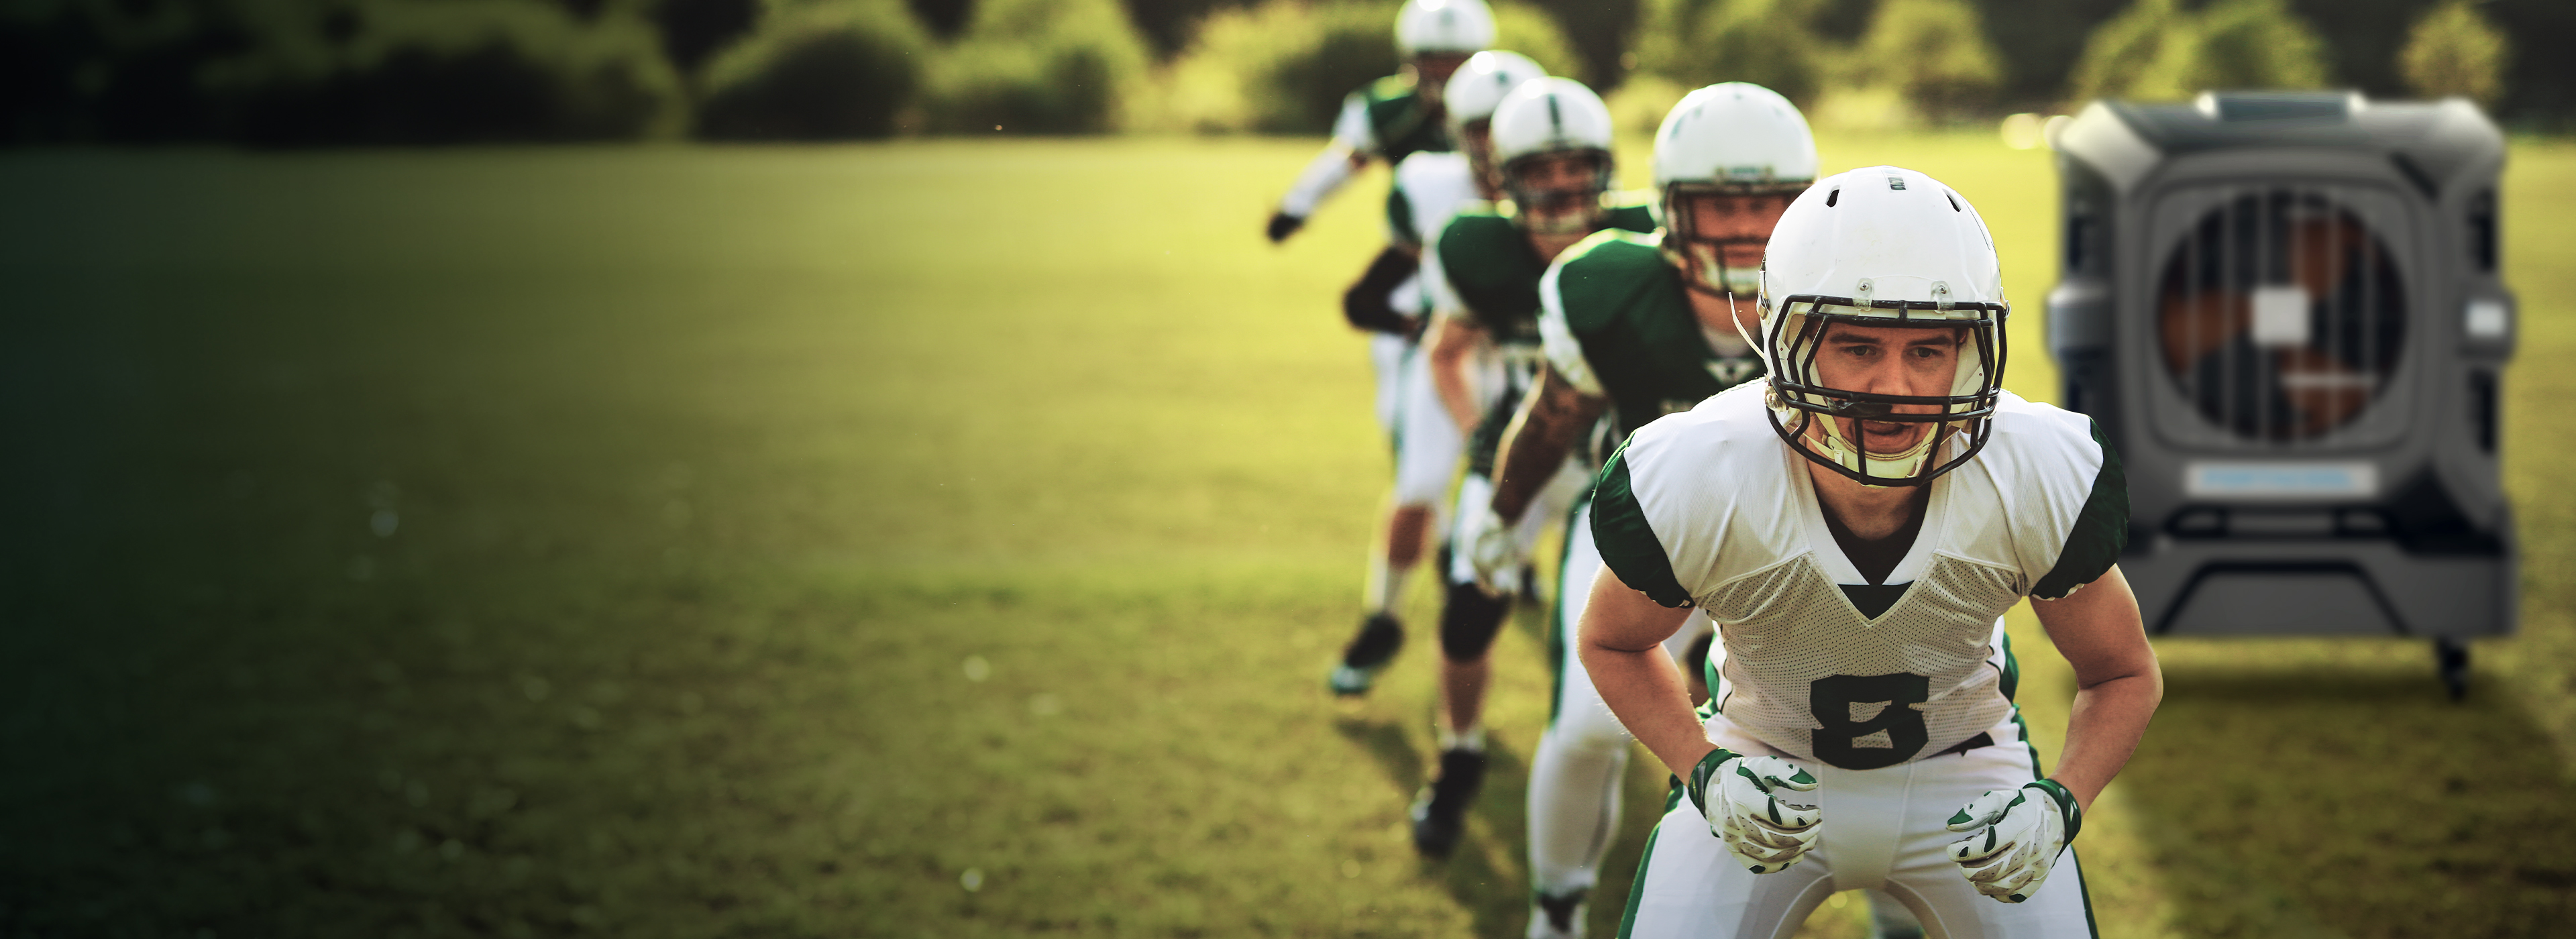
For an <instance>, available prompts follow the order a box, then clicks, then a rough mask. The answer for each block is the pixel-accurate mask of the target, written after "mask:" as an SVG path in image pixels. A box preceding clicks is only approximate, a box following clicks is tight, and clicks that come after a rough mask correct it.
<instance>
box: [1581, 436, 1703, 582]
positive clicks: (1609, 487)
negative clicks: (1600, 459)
mask: <svg viewBox="0 0 2576 939" xmlns="http://www.w3.org/2000/svg"><path fill="white" fill-rule="evenodd" d="M1592 543H1593V545H1594V546H1595V547H1597V548H1599V549H1600V551H1601V563H1603V564H1606V565H1608V566H1609V567H1610V570H1611V571H1613V572H1615V573H1617V574H1618V575H1619V580H1620V582H1622V583H1625V584H1627V585H1628V587H1629V589H1632V590H1638V591H1642V592H1644V593H1645V595H1646V596H1648V597H1651V598H1653V599H1654V601H1655V602H1656V603H1658V604H1662V605H1664V606H1667V607H1685V606H1689V605H1690V602H1691V596H1690V591H1687V590H1684V589H1682V585H1681V581H1679V580H1675V579H1674V578H1673V562H1672V559H1671V558H1670V557H1669V556H1668V555H1666V554H1664V543H1663V542H1662V541H1661V540H1658V539H1657V538H1656V537H1655V529H1654V527H1653V526H1651V525H1648V524H1646V510H1645V509H1644V508H1643V507H1641V506H1639V505H1638V504H1637V493H1636V491H1635V490H1633V489H1631V488H1630V487H1629V485H1628V445H1627V444H1625V443H1622V444H1620V445H1619V451H1618V452H1616V453H1613V454H1610V462H1608V463H1604V464H1602V466H1601V475H1600V476H1599V477H1598V478H1597V479H1596V480H1595V481H1594V484H1593V488H1592Z"/></svg>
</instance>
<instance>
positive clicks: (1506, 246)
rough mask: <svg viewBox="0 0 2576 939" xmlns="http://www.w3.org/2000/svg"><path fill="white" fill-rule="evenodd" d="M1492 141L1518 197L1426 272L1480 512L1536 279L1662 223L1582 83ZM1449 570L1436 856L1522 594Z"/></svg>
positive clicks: (1535, 100) (1519, 369)
mask: <svg viewBox="0 0 2576 939" xmlns="http://www.w3.org/2000/svg"><path fill="white" fill-rule="evenodd" d="M1491 136H1492V148H1493V168H1494V170H1495V172H1496V174H1497V179H1498V180H1499V181H1500V182H1501V184H1502V189H1503V190H1504V194H1505V195H1506V196H1507V197H1508V201H1507V202H1505V203H1500V204H1497V205H1495V206H1494V207H1491V208H1488V209H1484V210H1479V211H1468V212H1461V213H1459V214H1458V215H1457V216H1456V217H1454V218H1452V219H1450V220H1449V224H1448V225H1447V226H1445V227H1443V228H1442V229H1441V230H1440V234H1439V236H1438V237H1437V238H1435V239H1433V240H1432V243H1431V246H1430V248H1429V250H1427V251H1426V252H1425V253H1424V255H1423V266H1422V282H1423V292H1424V293H1425V294H1426V295H1428V296H1429V297H1430V298H1431V303H1432V310H1433V312H1432V325H1431V328H1430V332H1429V334H1428V335H1427V336H1426V338H1425V339H1424V344H1425V346H1426V350H1425V354H1426V355H1427V356H1428V357H1429V358H1430V361H1431V374H1432V378H1433V379H1434V382H1435V384H1436V385H1437V387H1438V389H1439V392H1440V399H1441V401H1442V402H1443V403H1444V404H1446V405H1447V407H1448V408H1449V411H1450V413H1451V415H1452V417H1453V419H1454V420H1455V421H1456V422H1457V424H1458V426H1461V427H1475V428H1477V430H1476V431H1475V433H1474V434H1473V435H1471V437H1470V438H1469V441H1468V448H1467V458H1468V471H1467V478H1466V479H1465V481H1463V482H1461V483H1460V484H1459V496H1458V498H1459V499H1460V500H1461V503H1462V504H1470V505H1477V504H1482V503H1483V502H1484V501H1486V500H1487V499H1488V498H1489V496H1488V493H1489V492H1490V491H1491V489H1492V485H1491V483H1489V482H1487V475H1488V474H1489V473H1490V472H1491V468H1492V460H1493V455H1494V442H1495V441H1496V439H1498V437H1499V435H1500V433H1501V430H1502V422H1503V421H1504V420H1508V419H1509V418H1510V416H1511V414H1512V410H1513V408H1514V407H1515V406H1517V405H1518V403H1519V400H1518V399H1519V395H1520V392H1521V389H1523V388H1525V387H1526V386H1527V384H1528V380H1529V378H1530V376H1531V375H1532V374H1533V373H1534V371H1535V369H1536V367H1537V363H1538V359H1539V357H1540V352H1539V336H1538V323H1537V321H1538V282H1539V278H1540V276H1541V275H1543V274H1545V273H1546V271H1547V265H1548V263H1549V262H1550V261H1551V260H1552V259H1554V258H1555V257H1556V255H1557V254H1558V253H1559V252H1561V251H1563V250H1565V249H1566V248H1567V247H1568V246H1571V245H1573V244H1574V243H1576V242H1578V241H1581V240H1583V239H1584V238H1586V237H1588V236H1590V235H1591V234H1592V233H1593V232H1595V231H1598V230H1600V229H1603V228H1605V227H1607V228H1624V229H1628V230H1631V231H1649V230H1652V229H1653V228H1654V216H1653V212H1652V210H1651V209H1650V208H1649V207H1648V206H1647V205H1645V204H1644V203H1642V202H1622V201H1619V200H1614V199H1612V198H1611V197H1610V184H1611V178H1612V177H1611V172H1612V170H1613V168H1614V167H1613V162H1614V161H1613V160H1612V158H1611V153H1610V148H1611V145H1612V136H1611V124H1610V109H1609V108H1607V107H1605V106H1603V104H1602V103H1601V99H1600V97H1599V96H1596V95H1594V94H1593V93H1592V91H1591V89H1588V88H1585V87H1583V85H1582V83H1580V82H1576V81H1574V80H1572V79H1567V78H1540V79H1534V80H1531V81H1528V82H1525V83H1522V84H1521V85H1520V86H1519V87H1517V88H1515V89H1513V90H1512V91H1511V93H1510V94H1508V95H1506V96H1504V98H1503V100H1502V102H1501V103H1500V104H1499V105H1497V106H1496V108H1495V111H1494V117H1493V123H1492V128H1491ZM1488 352H1490V353H1492V354H1493V355H1495V356H1497V357H1499V358H1500V359H1502V361H1503V370H1502V371H1503V375H1502V376H1501V377H1502V379H1503V380H1502V381H1501V383H1500V384H1501V387H1500V388H1493V387H1482V388H1480V387H1477V385H1478V384H1479V382H1478V381H1477V378H1478V376H1477V374H1476V369H1474V368H1473V367H1472V363H1473V362H1475V361H1476V360H1478V359H1480V358H1483V357H1484V356H1485V355H1486V354H1487V353H1488ZM1484 384H1487V385H1489V386H1490V385H1491V384H1492V383H1491V382H1486V383H1484ZM1583 469H1584V468H1583V467H1580V466H1576V465H1573V464H1571V463H1570V462H1567V461H1560V470H1561V471H1560V472H1558V473H1557V474H1555V476H1554V477H1553V479H1554V481H1553V482H1552V483H1550V484H1549V485H1547V486H1546V487H1544V489H1545V492H1546V493H1547V500H1548V504H1549V505H1552V506H1555V507H1562V506H1563V505H1564V504H1566V503H1567V502H1570V501H1572V499H1573V497H1574V495H1575V494H1577V493H1579V492H1581V491H1582V488H1583V486H1584V484H1585V482H1586V481H1587V474H1585V473H1584V472H1583ZM1553 515H1554V512H1552V511H1541V512H1537V513H1533V514H1532V515H1531V517H1530V519H1529V520H1528V522H1529V523H1528V524H1524V525H1522V526H1520V527H1519V528H1517V529H1515V530H1514V531H1512V532H1511V533H1509V537H1511V538H1514V539H1516V540H1517V541H1518V543H1520V544H1521V545H1523V546H1526V545H1527V544H1528V542H1529V541H1531V540H1534V539H1536V538H1537V537H1538V534H1539V530H1540V528H1541V526H1542V525H1543V524H1544V523H1545V522H1546V521H1549V520H1550V517H1551V516H1553ZM1448 568H1449V569H1448V570H1447V571H1445V573H1446V574H1447V575H1448V577H1447V590H1446V591H1445V593H1444V595H1443V602H1442V609H1441V613H1440V650H1441V654H1442V661H1441V682H1440V691H1441V723H1440V728H1439V729H1440V744H1441V746H1440V749H1441V753H1440V768H1439V772H1438V774H1437V775H1436V776H1435V777H1434V779H1433V780H1432V782H1431V784H1430V785H1428V786H1426V787H1424V789H1423V791H1422V794H1421V796H1420V797H1419V798H1417V799H1416V800H1415V802H1414V806H1413V836H1414V845H1415V847H1417V848H1419V849H1421V850H1422V851H1423V852H1424V853H1426V854H1430V855H1433V856H1442V855H1446V854H1448V853H1449V851H1450V849H1451V848H1453V847H1455V846H1456V844H1457V841H1458V837H1459V834H1460V833H1461V831H1462V829H1463V825H1464V820H1465V813H1466V810H1467V806H1468V805H1469V804H1470V803H1472V802H1473V800H1474V798H1475V794H1476V791H1477V789H1478V788H1479V787H1480V786H1481V784H1482V782H1483V779H1484V770H1485V754H1484V727H1483V711H1484V692H1485V685H1486V683H1487V681H1488V677H1489V675H1490V674H1491V670H1492V669H1491V662H1490V659H1489V653H1490V652H1491V650H1492V648H1493V642H1494V636H1495V633H1496V632H1498V631H1499V630H1500V629H1501V628H1502V622H1503V618H1504V616H1505V615H1506V614H1507V613H1509V612H1510V609H1511V595H1512V593H1511V591H1509V590H1506V591H1500V592H1496V593H1488V592H1487V591H1486V590H1484V589H1483V588H1481V587H1480V586H1478V584H1477V581H1476V578H1475V577H1474V576H1473V572H1472V570H1471V569H1470V568H1468V567H1467V565H1466V563H1465V561H1464V559H1461V558H1453V559H1452V563H1451V564H1450V565H1448Z"/></svg>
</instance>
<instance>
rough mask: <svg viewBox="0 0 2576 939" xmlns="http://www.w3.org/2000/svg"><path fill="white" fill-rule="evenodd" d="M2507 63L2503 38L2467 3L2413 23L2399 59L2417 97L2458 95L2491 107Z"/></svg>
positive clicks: (2456, 1) (2459, 1)
mask: <svg viewBox="0 0 2576 939" xmlns="http://www.w3.org/2000/svg"><path fill="white" fill-rule="evenodd" d="M2508 58H2510V52H2509V50H2508V49H2507V46H2506V43H2505V38H2504V34H2503V33H2499V32H2497V31H2496V28H2495V24H2493V23H2489V22H2487V18H2486V17H2484V16H2480V15H2478V11H2477V8H2476V7H2475V6H2472V5H2470V3H2469V2H2468V0H2451V2H2449V3H2445V4H2442V5H2441V6H2438V7H2435V8H2433V11H2432V12H2430V13H2427V14H2425V15H2424V18H2423V19H2419V20H2416V21H2415V28H2414V30H2413V31H2412V32H2410V33H2409V34H2408V35H2407V38H2406V48H2405V51H2403V52H2402V53H2400V54H2399V55H2398V70H2399V71H2401V72H2404V73H2405V75H2406V83H2407V84H2408V85H2409V86H2412V87H2413V88H2414V90H2415V93H2416V94H2418V95H2422V96H2424V97H2427V98H2438V97H2443V96H2447V95H2459V96H2461V97H2464V98H2467V99H2469V100H2471V101H2475V102H2477V103H2478V104H2479V105H2480V106H2482V107H2490V108H2491V107H2494V106H2495V103H2496V99H2497V97H2498V95H2499V94H2500V93H2501V92H2502V91H2503V75H2504V66H2505V61H2506V60H2507V59H2508Z"/></svg>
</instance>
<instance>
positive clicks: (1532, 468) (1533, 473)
mask: <svg viewBox="0 0 2576 939" xmlns="http://www.w3.org/2000/svg"><path fill="white" fill-rule="evenodd" d="M1600 417H1601V403H1600V401H1599V400H1598V399H1593V398H1588V397H1587V396H1585V395H1584V394H1583V393H1581V392H1578V391H1575V390H1574V388H1573V387H1572V386H1570V385H1567V384H1566V383H1565V380H1564V379H1563V378H1560V377H1558V376H1557V374H1556V370H1555V369H1552V368H1551V369H1544V370H1542V371H1541V372H1540V373H1539V380H1538V387H1537V388H1536V389H1534V390H1533V391H1532V392H1531V393H1530V395H1529V396H1528V397H1527V398H1525V399H1523V400H1522V401H1521V409H1520V411H1519V412H1517V413H1515V414H1513V415H1512V422H1511V425H1510V426H1508V427H1505V428H1503V437H1502V441H1501V443H1500V445H1499V446H1498V447H1497V448H1496V450H1495V454H1496V455H1495V458H1494V477H1495V478H1494V500H1493V506H1494V514H1495V515H1497V516H1500V517H1501V518H1502V519H1503V520H1504V521H1507V522H1508V521H1518V520H1519V519H1520V517H1521V513H1522V512H1526V511H1528V510H1529V505H1530V503H1531V502H1532V501H1533V500H1535V499H1537V498H1538V490H1539V487H1541V486H1544V485H1546V484H1547V481H1548V479H1549V478H1550V477H1553V476H1555V475H1556V467H1557V466H1558V465H1559V464H1561V463H1563V462H1565V454H1566V453H1567V452H1568V451H1571V450H1573V449H1574V439H1575V437H1576V436H1578V435H1580V434H1582V433H1583V430H1584V428H1586V427H1589V426H1591V424H1592V422H1593V421H1595V420H1598V419H1600Z"/></svg>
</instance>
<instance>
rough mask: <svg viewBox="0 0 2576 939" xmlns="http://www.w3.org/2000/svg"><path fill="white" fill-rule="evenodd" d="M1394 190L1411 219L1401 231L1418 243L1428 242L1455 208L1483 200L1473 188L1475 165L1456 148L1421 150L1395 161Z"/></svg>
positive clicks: (1458, 208)
mask: <svg viewBox="0 0 2576 939" xmlns="http://www.w3.org/2000/svg"><path fill="white" fill-rule="evenodd" d="M1395 192H1396V197H1397V198H1399V199H1402V200H1403V201H1404V212H1405V214H1406V215H1408V216H1409V220H1410V221H1411V222H1412V230H1411V231H1408V232H1404V234H1406V235H1409V236H1412V239H1413V243H1414V244H1418V245H1427V244H1430V243H1431V236H1433V235H1437V234H1439V233H1440V226H1443V225H1447V224H1449V217H1450V216H1452V215H1456V214H1458V210H1460V209H1463V208H1466V207H1468V206H1471V205H1475V204H1477V203H1479V202H1482V201H1484V197H1483V196H1482V195H1479V194H1478V193H1477V192H1476V171H1475V169H1474V168H1473V167H1471V166H1470V165H1469V164H1468V163H1467V155H1466V154H1464V153H1458V152H1456V151H1448V152H1438V151H1431V150H1425V151H1422V152H1420V153H1416V154H1414V155H1412V156H1409V157H1405V158H1404V162H1402V163H1398V164H1396V165H1395Z"/></svg>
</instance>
